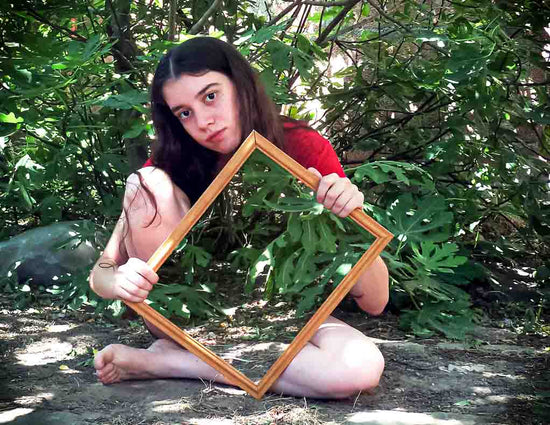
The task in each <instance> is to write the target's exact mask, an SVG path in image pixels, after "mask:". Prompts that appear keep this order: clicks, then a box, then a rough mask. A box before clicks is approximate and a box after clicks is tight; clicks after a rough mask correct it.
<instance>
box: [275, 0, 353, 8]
mask: <svg viewBox="0 0 550 425" xmlns="http://www.w3.org/2000/svg"><path fill="white" fill-rule="evenodd" d="M283 1H284V2H285V3H290V2H291V1H293V0H283ZM353 1H354V0H341V1H315V0H303V1H301V2H300V3H302V4H307V5H309V6H323V7H330V6H347V5H348V4H350V3H352V2H353Z"/></svg>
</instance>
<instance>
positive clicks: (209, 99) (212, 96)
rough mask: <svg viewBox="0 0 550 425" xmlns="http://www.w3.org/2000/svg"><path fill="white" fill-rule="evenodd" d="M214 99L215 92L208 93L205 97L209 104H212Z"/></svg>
mask: <svg viewBox="0 0 550 425" xmlns="http://www.w3.org/2000/svg"><path fill="white" fill-rule="evenodd" d="M215 98H216V93H215V92H212V93H208V94H207V95H206V100H207V101H209V102H212V101H213V100H214V99H215Z"/></svg>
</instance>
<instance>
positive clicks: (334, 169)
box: [283, 120, 345, 177]
mask: <svg viewBox="0 0 550 425" xmlns="http://www.w3.org/2000/svg"><path fill="white" fill-rule="evenodd" d="M283 128H284V134H285V152H286V153H287V154H288V155H290V156H291V157H292V158H294V159H295V160H296V161H297V162H299V163H300V164H302V165H303V166H304V167H306V168H308V167H314V168H316V169H317V170H319V171H320V172H321V174H322V175H326V174H330V173H336V174H338V175H340V176H341V177H344V176H345V174H344V171H343V169H342V166H341V165H340V162H339V160H338V157H337V155H336V152H335V151H334V148H333V147H332V145H331V143H330V142H329V141H328V140H327V139H326V138H324V137H323V136H322V135H321V134H320V133H319V132H318V131H317V130H314V129H313V128H311V127H310V126H309V125H308V124H307V123H306V122H304V121H294V120H292V121H285V122H284V123H283Z"/></svg>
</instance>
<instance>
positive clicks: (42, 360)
mask: <svg viewBox="0 0 550 425" xmlns="http://www.w3.org/2000/svg"><path fill="white" fill-rule="evenodd" d="M72 350H73V346H72V345H71V344H70V343H68V342H62V341H60V340H59V339H58V338H45V339H41V340H40V341H36V342H32V343H30V344H29V345H27V346H26V347H25V351H23V352H18V353H17V354H16V357H17V360H18V361H19V364H22V365H24V366H39V365H44V364H48V363H55V362H57V361H59V360H62V359H65V358H66V357H67V356H68V355H69V353H71V351H72Z"/></svg>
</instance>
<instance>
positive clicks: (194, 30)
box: [188, 0, 222, 34]
mask: <svg viewBox="0 0 550 425" xmlns="http://www.w3.org/2000/svg"><path fill="white" fill-rule="evenodd" d="M221 3H222V0H214V3H212V5H211V6H210V7H209V8H208V10H207V11H206V12H205V14H204V15H202V17H201V18H200V19H199V20H198V21H197V23H196V24H195V25H193V26H192V27H191V29H190V30H189V32H188V34H197V33H198V32H199V31H200V30H201V28H202V27H203V26H204V24H205V23H206V21H207V20H208V18H210V16H212V15H213V14H214V12H215V11H216V9H217V8H218V7H219V6H220V4H221Z"/></svg>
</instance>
